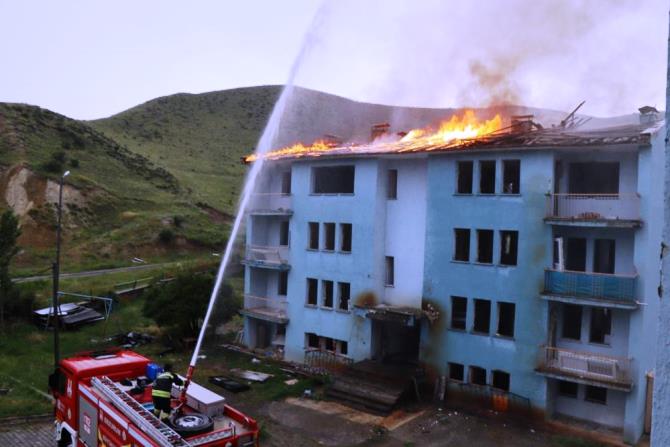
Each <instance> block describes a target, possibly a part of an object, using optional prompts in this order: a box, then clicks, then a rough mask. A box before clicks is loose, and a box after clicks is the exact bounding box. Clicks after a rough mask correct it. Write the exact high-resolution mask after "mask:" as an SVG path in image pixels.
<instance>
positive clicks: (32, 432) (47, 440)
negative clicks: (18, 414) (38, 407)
mask: <svg viewBox="0 0 670 447" xmlns="http://www.w3.org/2000/svg"><path fill="white" fill-rule="evenodd" d="M53 426H54V425H53V422H50V421H49V422H38V423H31V424H21V425H13V426H9V427H5V428H0V446H3V447H4V446H7V447H10V446H11V447H14V446H26V447H53V446H54V444H55V443H54V431H53ZM5 430H7V431H5Z"/></svg>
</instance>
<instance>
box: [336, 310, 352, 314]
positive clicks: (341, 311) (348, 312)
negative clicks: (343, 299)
mask: <svg viewBox="0 0 670 447" xmlns="http://www.w3.org/2000/svg"><path fill="white" fill-rule="evenodd" d="M335 312H337V313H341V314H350V313H351V310H349V309H335Z"/></svg>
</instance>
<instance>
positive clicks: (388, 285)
mask: <svg viewBox="0 0 670 447" xmlns="http://www.w3.org/2000/svg"><path fill="white" fill-rule="evenodd" d="M384 287H386V288H387V289H393V288H394V287H395V285H394V284H384Z"/></svg>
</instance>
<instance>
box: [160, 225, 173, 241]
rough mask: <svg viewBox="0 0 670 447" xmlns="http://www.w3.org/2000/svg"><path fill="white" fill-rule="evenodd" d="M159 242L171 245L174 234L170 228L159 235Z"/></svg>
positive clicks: (164, 229)
mask: <svg viewBox="0 0 670 447" xmlns="http://www.w3.org/2000/svg"><path fill="white" fill-rule="evenodd" d="M158 240H159V241H161V242H162V243H163V244H170V243H172V241H174V232H173V231H172V230H170V229H169V228H163V229H162V230H161V231H160V233H158Z"/></svg>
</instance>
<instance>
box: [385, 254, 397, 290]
mask: <svg viewBox="0 0 670 447" xmlns="http://www.w3.org/2000/svg"><path fill="white" fill-rule="evenodd" d="M394 264H395V260H394V259H393V256H387V257H386V278H385V281H386V285H387V286H392V285H394V284H395V265H394Z"/></svg>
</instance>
